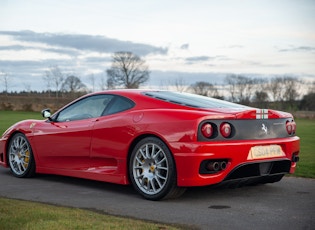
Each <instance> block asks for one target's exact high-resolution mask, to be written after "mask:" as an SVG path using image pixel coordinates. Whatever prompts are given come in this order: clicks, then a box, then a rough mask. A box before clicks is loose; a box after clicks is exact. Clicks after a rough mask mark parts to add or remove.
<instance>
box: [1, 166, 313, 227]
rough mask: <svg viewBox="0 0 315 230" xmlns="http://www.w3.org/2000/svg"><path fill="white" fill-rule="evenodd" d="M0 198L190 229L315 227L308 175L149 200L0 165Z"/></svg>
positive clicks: (127, 190) (123, 189)
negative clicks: (24, 175) (19, 174)
mask: <svg viewBox="0 0 315 230" xmlns="http://www.w3.org/2000/svg"><path fill="white" fill-rule="evenodd" d="M0 196H3V197H9V198H17V199H23V200H31V201H39V202H45V203H50V204H57V205H63V206H71V207H79V208H88V209H93V210H98V211H102V212H104V213H108V214H114V215H119V216H129V217H135V218H139V219H144V220H153V221H157V222H165V223H176V224H178V223H179V224H184V225H187V226H188V228H194V229H250V230H252V229H255V230H259V229H264V230H265V229H277V230H282V229H284V230H287V229H290V230H294V229H297V230H300V229H315V180H314V179H302V178H293V177H285V178H284V179H283V180H282V181H280V182H278V183H275V184H269V185H260V186H248V187H243V188H237V189H223V188H211V187H203V188H190V189H188V190H187V191H186V193H185V194H184V195H183V196H182V197H181V198H179V199H176V200H167V201H158V202H153V201H147V200H144V199H142V198H141V197H139V196H138V195H137V193H136V192H135V191H134V190H133V188H132V187H131V186H121V185H114V184H108V183H102V182H96V181H89V180H83V179H76V178H69V177H61V176H53V175H38V176H36V177H35V178H31V179H19V178H15V177H13V176H12V175H11V173H10V171H9V170H8V169H5V168H0ZM0 205H1V204H0Z"/></svg>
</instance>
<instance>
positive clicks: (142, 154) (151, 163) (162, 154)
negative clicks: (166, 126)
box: [129, 137, 185, 200]
mask: <svg viewBox="0 0 315 230" xmlns="http://www.w3.org/2000/svg"><path fill="white" fill-rule="evenodd" d="M129 175H130V180H131V183H132V185H133V186H134V188H135V189H136V190H137V191H138V192H139V193H140V194H141V195H142V196H143V197H144V198H146V199H148V200H160V199H163V198H175V197H178V196H180V195H181V194H182V193H183V192H184V191H185V189H184V188H179V187H177V183H176V180H177V178H176V169H175V163H174V160H173V157H172V155H171V152H170V150H169V149H168V147H167V146H166V145H165V143H164V142H163V141H161V140H160V139H158V138H156V137H147V138H144V139H142V140H141V141H140V142H139V143H138V144H137V145H136V146H135V148H134V149H133V151H132V153H131V157H130V161H129Z"/></svg>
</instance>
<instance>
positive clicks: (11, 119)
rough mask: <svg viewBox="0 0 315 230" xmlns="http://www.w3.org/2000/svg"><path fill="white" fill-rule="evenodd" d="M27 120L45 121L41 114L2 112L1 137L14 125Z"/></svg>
mask: <svg viewBox="0 0 315 230" xmlns="http://www.w3.org/2000/svg"><path fill="white" fill-rule="evenodd" d="M26 119H39V120H43V119H44V118H43V117H42V115H41V113H39V112H21V111H0V133H1V134H0V135H2V133H3V132H4V131H5V130H6V129H7V128H9V127H10V126H11V125H13V124H14V123H16V122H18V121H22V120H26Z"/></svg>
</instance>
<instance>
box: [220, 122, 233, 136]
mask: <svg viewBox="0 0 315 230" xmlns="http://www.w3.org/2000/svg"><path fill="white" fill-rule="evenodd" d="M220 133H221V135H222V136H223V137H225V138H228V137H229V136H230V135H231V133H232V127H231V125H230V124H229V123H222V124H221V125H220Z"/></svg>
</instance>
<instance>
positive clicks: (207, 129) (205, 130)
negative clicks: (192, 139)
mask: <svg viewBox="0 0 315 230" xmlns="http://www.w3.org/2000/svg"><path fill="white" fill-rule="evenodd" d="M201 133H202V135H203V136H204V137H206V138H210V137H211V136H212V135H213V127H212V125H211V124H209V123H204V124H203V125H202V126H201Z"/></svg>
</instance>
